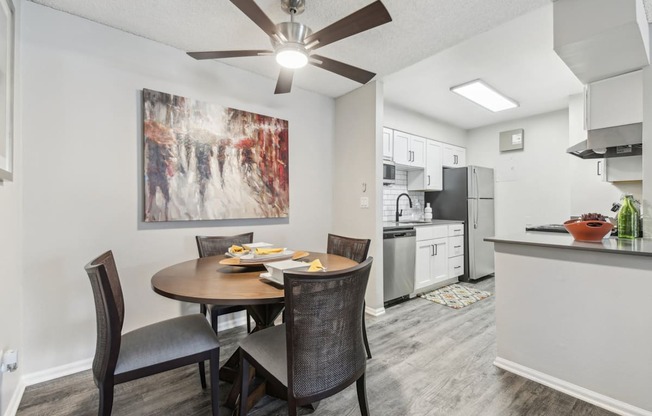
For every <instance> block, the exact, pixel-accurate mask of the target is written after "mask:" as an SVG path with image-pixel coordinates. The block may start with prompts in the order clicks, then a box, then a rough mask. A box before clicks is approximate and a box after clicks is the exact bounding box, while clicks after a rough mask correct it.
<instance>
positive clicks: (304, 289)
mask: <svg viewBox="0 0 652 416" xmlns="http://www.w3.org/2000/svg"><path fill="white" fill-rule="evenodd" d="M372 261H373V259H372V258H369V259H367V260H366V261H364V262H362V263H361V264H359V265H357V266H355V267H353V268H350V269H344V270H341V271H336V272H325V273H318V274H317V273H310V272H286V273H285V274H284V283H285V307H286V326H287V331H286V343H287V344H286V345H287V359H288V389H289V391H288V393H289V394H288V396H290V397H292V398H294V399H295V400H296V403H297V404H298V405H302V404H307V403H312V402H314V401H317V400H321V399H322V398H325V397H329V396H331V395H333V394H335V393H337V392H339V391H341V390H342V389H344V388H345V387H347V386H349V385H350V384H352V383H353V382H355V381H356V380H358V379H359V378H360V377H361V376H362V375H364V372H365V368H366V357H365V350H364V346H363V343H362V321H361V319H360V316H361V315H362V311H363V303H364V295H365V290H366V287H367V281H368V279H369V271H370V269H371V264H372Z"/></svg>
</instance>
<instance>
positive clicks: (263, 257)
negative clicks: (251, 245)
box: [240, 250, 294, 264]
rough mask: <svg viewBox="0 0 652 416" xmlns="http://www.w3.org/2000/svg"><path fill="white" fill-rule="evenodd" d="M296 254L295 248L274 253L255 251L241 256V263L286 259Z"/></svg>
mask: <svg viewBox="0 0 652 416" xmlns="http://www.w3.org/2000/svg"><path fill="white" fill-rule="evenodd" d="M293 255H294V251H293V250H285V251H283V252H281V253H273V254H263V255H255V254H254V253H249V254H245V255H244V256H240V263H244V264H246V263H264V262H267V261H277V260H285V259H289V258H292V256H293Z"/></svg>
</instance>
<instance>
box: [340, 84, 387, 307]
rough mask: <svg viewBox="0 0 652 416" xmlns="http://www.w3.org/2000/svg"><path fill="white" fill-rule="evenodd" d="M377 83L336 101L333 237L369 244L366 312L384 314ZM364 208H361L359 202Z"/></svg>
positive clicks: (379, 92) (379, 97)
mask: <svg viewBox="0 0 652 416" xmlns="http://www.w3.org/2000/svg"><path fill="white" fill-rule="evenodd" d="M382 97H383V91H382V84H380V83H378V82H376V81H374V82H371V83H369V84H367V85H364V86H362V87H360V88H358V89H357V90H354V91H352V92H350V93H348V94H346V95H343V96H342V97H339V98H338V99H337V100H335V144H334V150H333V160H334V161H335V163H336V165H337V167H336V168H334V172H333V232H334V233H336V234H340V235H345V236H348V237H355V238H369V239H371V247H370V248H369V255H370V256H372V257H373V258H374V264H373V268H372V270H371V275H370V276H369V283H368V285H367V294H366V298H365V299H366V301H367V307H368V308H371V309H373V310H375V311H376V313H382V311H383V282H382V270H383V261H382V260H383V258H382V254H383V252H382V249H383V243H382V241H383V235H382V170H381V169H382V162H381V161H382V124H381V120H382V119H383V106H382ZM361 197H367V198H369V208H360V198H361Z"/></svg>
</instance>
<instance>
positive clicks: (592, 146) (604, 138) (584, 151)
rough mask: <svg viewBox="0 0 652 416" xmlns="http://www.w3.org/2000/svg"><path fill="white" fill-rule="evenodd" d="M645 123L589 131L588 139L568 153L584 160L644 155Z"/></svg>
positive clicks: (570, 149)
mask: <svg viewBox="0 0 652 416" xmlns="http://www.w3.org/2000/svg"><path fill="white" fill-rule="evenodd" d="M642 142H643V123H634V124H627V125H624V126H615V127H607V128H604V129H596V130H589V131H588V132H587V139H586V140H584V141H583V142H580V143H578V144H576V145H575V146H572V147H569V148H568V150H567V151H566V152H568V153H570V154H572V155H575V156H577V157H579V158H582V159H602V158H604V157H622V156H638V155H641V154H643V144H642Z"/></svg>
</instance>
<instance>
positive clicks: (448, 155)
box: [442, 144, 466, 168]
mask: <svg viewBox="0 0 652 416" xmlns="http://www.w3.org/2000/svg"><path fill="white" fill-rule="evenodd" d="M443 147H444V149H443V151H444V158H443V163H442V164H443V166H444V167H446V168H460V167H463V166H466V149H465V148H463V147H458V146H453V145H451V144H444V145H443Z"/></svg>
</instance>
